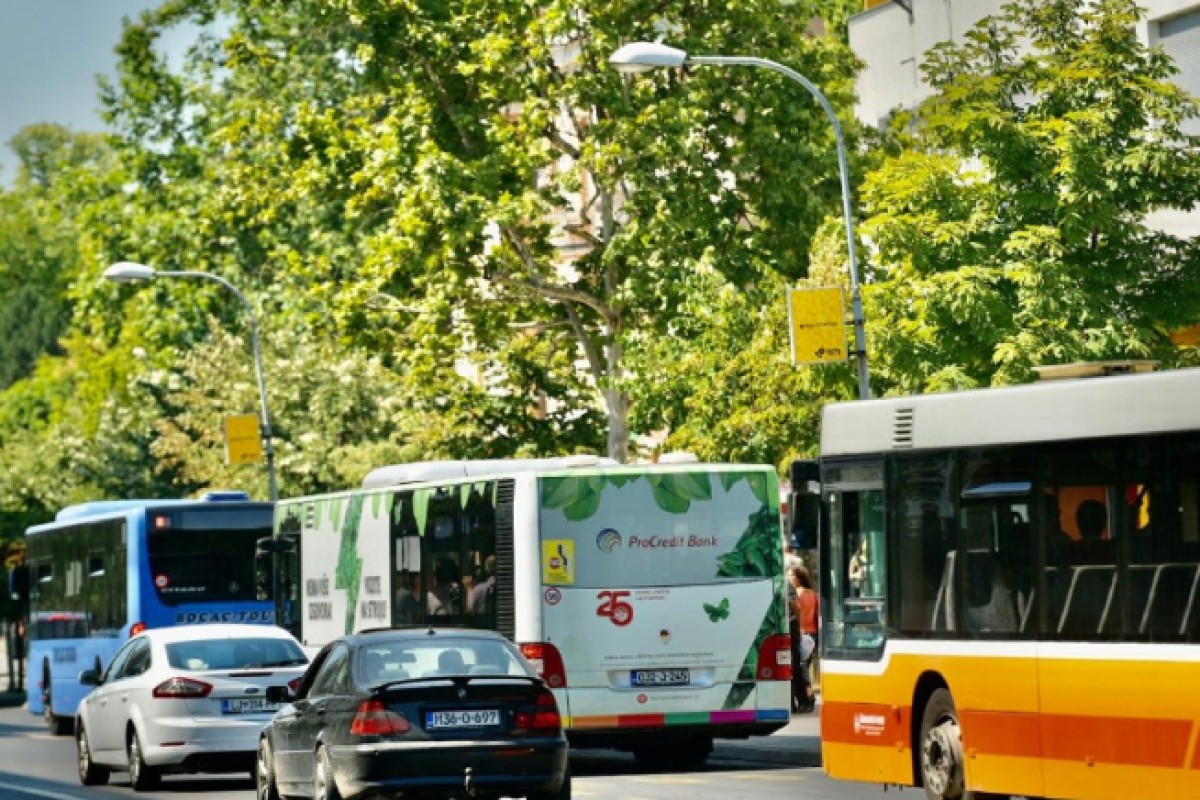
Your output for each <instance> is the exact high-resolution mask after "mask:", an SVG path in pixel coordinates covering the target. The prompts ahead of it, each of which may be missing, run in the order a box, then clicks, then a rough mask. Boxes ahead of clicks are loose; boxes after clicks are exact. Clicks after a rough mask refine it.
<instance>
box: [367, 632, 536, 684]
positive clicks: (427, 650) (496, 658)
mask: <svg viewBox="0 0 1200 800" xmlns="http://www.w3.org/2000/svg"><path fill="white" fill-rule="evenodd" d="M358 661H359V667H358V673H359V677H360V679H361V680H362V681H364V682H365V683H366V684H368V685H373V684H378V683H387V682H389V681H400V680H406V679H408V678H437V677H443V676H449V675H512V676H517V677H522V678H531V677H535V676H536V673H535V672H534V671H533V670H532V669H531V668H530V666H529V664H528V662H526V661H525V659H524V658H522V657H521V654H520V653H518V652H517V651H516V649H515V648H514V647H513V646H512V645H510V644H508V643H507V642H504V641H499V640H496V639H484V638H478V639H475V638H466V637H462V638H440V637H439V638H436V639H426V638H422V639H405V640H391V641H379V642H370V643H368V644H366V645H363V647H362V650H361V657H360V658H359V660H358Z"/></svg>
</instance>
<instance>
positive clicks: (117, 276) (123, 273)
mask: <svg viewBox="0 0 1200 800" xmlns="http://www.w3.org/2000/svg"><path fill="white" fill-rule="evenodd" d="M104 277H105V278H106V279H107V280H110V281H113V282H115V283H134V282H136V281H145V280H153V279H155V278H200V279H202V280H207V281H215V282H216V283H219V284H221V285H222V286H224V287H225V288H226V289H228V290H229V291H231V292H233V294H234V295H235V296H236V297H237V299H238V300H240V301H241V302H242V306H244V307H245V309H246V317H247V318H248V319H249V320H250V340H251V343H252V344H253V346H254V369H255V372H256V373H257V375H258V397H259V401H260V402H261V404H262V441H263V453H264V454H265V456H266V459H267V485H268V487H269V489H270V493H271V500H272V501H274V500H278V499H279V486H278V484H277V483H276V481H275V447H274V445H273V443H272V441H271V415H270V413H269V412H268V411H267V385H266V383H265V382H264V381H263V365H262V351H261V350H260V349H259V346H258V320H256V319H255V318H254V310H253V309H252V308H251V307H250V303H249V301H247V300H246V297H245V295H243V294H242V293H241V292H239V291H238V290H237V287H236V286H234V285H233V284H232V283H230V282H229V281H227V280H225V279H224V278H222V277H221V276H220V275H213V274H212V273H211V272H192V271H185V272H165V271H160V270H155V269H154V268H153V267H147V266H146V265H145V264H135V263H133V262H132V261H121V262H118V263H116V264H113V265H112V266H111V267H109V268H108V269H106V270H104Z"/></svg>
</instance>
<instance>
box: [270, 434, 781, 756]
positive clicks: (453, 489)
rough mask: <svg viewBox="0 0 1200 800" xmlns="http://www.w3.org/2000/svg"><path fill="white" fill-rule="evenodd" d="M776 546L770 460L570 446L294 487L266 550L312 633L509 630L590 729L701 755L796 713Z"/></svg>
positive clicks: (576, 731)
mask: <svg viewBox="0 0 1200 800" xmlns="http://www.w3.org/2000/svg"><path fill="white" fill-rule="evenodd" d="M779 541H780V518H779V490H778V483H777V479H776V475H775V471H774V469H773V468H772V467H769V466H757V465H755V466H749V465H736V464H701V463H696V462H695V459H694V458H693V459H691V461H690V462H687V463H671V464H656V465H640V466H623V465H619V464H616V463H615V462H613V461H610V460H608V459H600V458H595V457H568V458H557V459H515V460H496V461H443V462H422V463H418V464H406V465H399V466H393V467H385V468H382V469H378V470H375V471H374V472H372V473H371V474H370V475H368V476H367V478H366V479H365V480H364V482H363V487H362V488H361V489H358V490H352V491H346V492H340V493H334V494H328V495H322V496H313V497H301V498H296V499H292V500H284V501H280V502H279V504H278V506H277V508H276V514H275V539H274V541H273V543H272V545H271V546H270V547H266V548H265V549H267V550H270V551H273V552H275V553H276V554H277V558H276V559H275V562H274V563H275V565H276V568H275V574H274V576H273V578H272V580H274V581H275V589H276V602H277V613H278V614H279V617H278V619H279V621H280V624H282V625H283V626H284V627H286V628H288V629H289V630H291V631H292V632H293V633H294V634H295V635H296V636H297V637H298V638H300V639H301V641H303V642H304V643H305V644H306V645H308V646H320V645H323V644H324V643H326V642H328V641H330V640H331V639H333V638H334V637H337V636H340V635H342V634H344V633H347V632H351V631H356V630H361V629H365V628H375V627H387V626H402V625H438V626H442V625H468V626H473V627H481V628H489V629H494V630H498V631H500V632H501V633H503V634H505V635H506V636H508V637H509V638H511V639H512V640H513V641H514V642H516V643H518V644H519V645H520V646H521V648H522V651H523V652H524V653H525V655H526V656H527V657H528V658H529V659H530V660H531V661H532V662H533V663H534V664H535V665H536V666H537V667H539V669H540V672H541V674H542V675H543V677H544V678H545V680H546V681H547V683H548V684H549V685H550V686H551V687H552V688H553V689H554V692H555V695H556V697H557V699H558V702H559V706H560V709H561V710H562V713H563V718H564V722H565V724H566V726H567V729H568V734H569V736H570V738H571V740H572V742H573V743H574V744H576V745H583V746H591V747H611V748H617V749H623V750H629V751H631V752H633V753H634V754H635V756H637V757H638V758H639V760H642V761H645V762H647V763H654V764H657V765H662V764H665V763H675V764H679V765H698V764H701V763H703V762H704V760H705V759H706V758H707V756H708V754H709V752H710V751H711V748H712V740H713V737H715V736H720V737H741V736H748V735H759V734H766V733H770V732H772V731H774V730H777V729H778V728H780V727H782V726H783V725H785V724H787V722H788V719H789V698H790V688H789V681H790V677H791V659H790V648H789V640H788V635H787V617H786V612H785V597H786V596H785V593H784V592H785V587H784V583H783V577H782V563H781V562H782V558H781V553H780V548H779ZM664 733H668V734H669V735H667V736H664V735H663V734H664Z"/></svg>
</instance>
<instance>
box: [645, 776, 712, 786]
mask: <svg viewBox="0 0 1200 800" xmlns="http://www.w3.org/2000/svg"><path fill="white" fill-rule="evenodd" d="M631 780H635V781H637V782H638V783H666V784H671V785H679V786H688V785H691V784H696V783H706V781H705V780H704V779H703V778H681V777H678V776H674V775H663V776H661V777H650V776H645V775H639V776H637V777H634V778H632V779H631Z"/></svg>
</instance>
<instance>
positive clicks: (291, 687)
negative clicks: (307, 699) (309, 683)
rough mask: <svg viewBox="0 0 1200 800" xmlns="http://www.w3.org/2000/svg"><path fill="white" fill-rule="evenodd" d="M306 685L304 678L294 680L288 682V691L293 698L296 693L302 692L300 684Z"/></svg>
mask: <svg viewBox="0 0 1200 800" xmlns="http://www.w3.org/2000/svg"><path fill="white" fill-rule="evenodd" d="M302 683H304V676H303V675H301V676H300V677H299V678H292V679H291V680H290V681H288V682H287V687H288V691H289V692H291V693H292V697H295V696H296V692H298V691H300V684H302Z"/></svg>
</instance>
